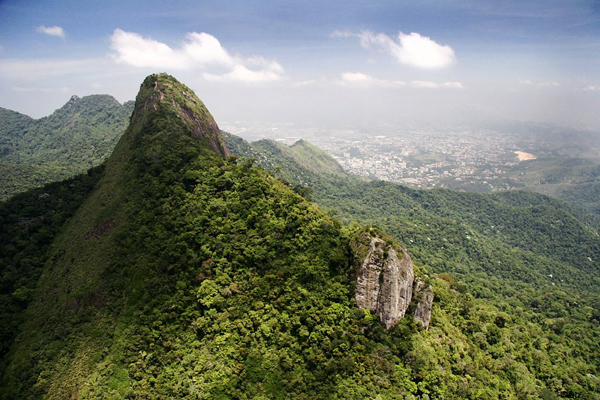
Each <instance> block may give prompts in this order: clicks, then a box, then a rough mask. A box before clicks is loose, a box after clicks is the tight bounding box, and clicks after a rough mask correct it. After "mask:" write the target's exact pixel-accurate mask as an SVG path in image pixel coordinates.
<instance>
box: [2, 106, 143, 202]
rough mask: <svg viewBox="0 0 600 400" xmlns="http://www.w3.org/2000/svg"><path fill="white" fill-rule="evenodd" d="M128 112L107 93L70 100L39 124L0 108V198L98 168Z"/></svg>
mask: <svg viewBox="0 0 600 400" xmlns="http://www.w3.org/2000/svg"><path fill="white" fill-rule="evenodd" d="M132 109H133V102H127V103H125V104H119V102H118V101H116V100H115V99H114V98H113V97H111V96H108V95H92V96H86V97H83V98H81V99H80V98H78V97H76V96H73V97H72V98H71V100H69V101H68V102H67V103H66V104H65V105H64V106H63V107H61V108H60V109H58V110H56V111H55V112H54V113H52V114H51V115H49V116H47V117H44V118H40V119H37V120H34V119H32V118H30V117H28V116H26V115H23V114H19V113H17V112H14V111H11V110H6V109H3V108H0V200H3V199H7V198H9V197H10V196H12V195H14V194H16V193H21V192H23V191H25V190H27V189H30V188H33V187H39V186H43V185H44V184H45V183H49V182H53V181H57V180H61V179H65V178H68V177H71V176H73V175H77V174H80V173H83V172H85V171H87V170H88V169H89V168H90V167H93V166H96V165H99V164H101V163H102V162H103V161H105V160H106V159H107V158H108V156H109V155H110V153H111V152H112V150H113V148H114V146H115V144H116V143H117V141H118V140H119V138H120V137H121V135H122V134H123V131H124V130H125V128H126V127H127V124H128V122H129V116H130V115H131V111H132Z"/></svg>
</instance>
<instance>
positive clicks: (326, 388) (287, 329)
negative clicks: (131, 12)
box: [0, 74, 600, 399]
mask: <svg viewBox="0 0 600 400" xmlns="http://www.w3.org/2000/svg"><path fill="white" fill-rule="evenodd" d="M269 145H270V144H269ZM237 146H238V147H237V148H238V149H239V148H243V147H246V148H250V149H252V146H250V145H246V144H244V143H243V142H240V141H239V140H238V141H237ZM298 147H301V149H300V150H299V151H298V152H297V153H296V152H295V151H292V152H293V154H291V156H292V157H291V158H290V154H289V153H286V152H285V150H284V151H281V152H280V153H281V154H284V156H285V157H286V158H282V159H277V160H273V162H275V163H276V164H279V162H280V161H284V162H288V163H289V165H290V166H293V165H295V166H294V167H293V168H294V171H295V173H296V172H298V173H302V174H303V175H301V176H300V177H306V178H307V179H310V180H311V182H314V184H315V197H316V198H317V199H319V201H320V202H322V204H325V205H327V206H328V208H330V209H333V208H334V207H333V206H332V205H333V204H335V206H336V207H337V209H338V210H340V211H338V212H339V215H340V216H341V217H343V218H344V219H347V220H351V219H353V220H360V221H361V223H362V221H367V220H368V219H371V218H372V219H373V221H375V222H376V223H378V224H380V225H388V226H389V227H390V228H393V231H392V233H393V234H394V235H393V236H394V237H395V238H394V237H392V236H389V235H387V234H385V233H384V232H383V231H381V229H379V228H376V227H372V226H367V227H363V228H359V227H358V226H356V225H350V226H348V227H345V226H343V225H342V224H341V223H340V222H338V221H337V220H336V219H334V218H333V217H332V216H331V215H330V214H328V213H326V212H323V211H322V210H320V209H319V208H317V207H316V206H315V205H313V204H312V203H310V202H309V201H308V200H307V199H306V198H304V197H302V196H299V195H298V194H296V193H294V191H293V190H291V189H290V183H289V182H282V181H280V180H278V179H276V178H275V177H273V176H272V175H271V174H269V173H267V172H265V171H264V170H263V169H262V168H260V167H257V166H255V165H253V163H254V161H253V160H244V159H236V158H235V157H227V156H228V153H229V150H228V148H227V146H226V145H225V144H224V142H223V141H222V138H221V136H220V134H219V131H218V127H217V125H216V123H215V122H214V120H213V118H212V117H211V115H210V113H209V112H208V111H207V110H206V108H205V107H204V105H203V104H202V102H201V101H200V100H199V99H198V98H197V97H196V96H195V95H194V94H193V93H192V92H191V90H190V89H189V88H187V87H185V86H184V85H182V84H181V83H179V82H177V81H176V80H175V79H174V78H172V77H170V76H168V75H165V74H160V75H152V76H149V77H148V78H146V80H145V81H144V82H143V83H142V85H141V88H140V92H139V94H138V96H137V99H136V105H135V109H134V112H133V115H132V118H131V123H130V125H129V127H128V128H127V130H126V132H125V134H124V135H123V136H122V137H121V139H120V141H119V143H118V144H117V146H116V148H115V150H114V152H113V154H112V155H111V157H110V158H109V160H108V161H107V163H106V166H105V168H104V170H103V171H102V176H101V177H100V179H99V180H98V181H97V183H96V184H95V187H94V190H93V191H92V192H91V193H90V194H89V195H88V196H83V197H85V200H83V203H82V206H81V207H80V208H79V209H78V210H77V212H76V213H75V215H74V216H73V217H72V218H70V219H68V220H67V222H66V224H65V225H64V226H63V227H62V228H61V229H60V230H59V231H57V232H58V234H55V233H52V234H51V235H49V236H47V238H49V239H48V240H52V239H53V240H52V242H53V243H52V245H51V246H49V247H48V250H47V251H45V252H44V255H43V258H42V259H41V261H42V262H43V260H46V261H45V263H44V264H43V267H42V270H41V275H40V278H39V280H38V281H37V287H36V288H35V289H33V290H26V289H23V290H21V291H18V288H19V287H22V286H19V285H20V284H19V283H18V282H17V283H15V280H7V281H6V282H8V284H9V285H12V286H10V287H11V290H12V289H14V291H13V293H12V294H11V296H14V297H19V296H23V297H25V295H29V296H31V298H32V300H31V303H30V305H29V307H28V309H27V310H26V312H25V314H21V315H24V317H23V323H22V324H21V325H20V326H19V333H18V336H17V338H16V339H15V341H14V343H13V345H12V346H11V348H10V350H9V352H8V354H7V355H6V357H5V358H4V359H3V361H2V364H1V368H2V370H1V376H0V396H2V397H3V398H11V399H13V398H15V399H20V398H27V399H29V398H36V399H37V398H51V399H55V398H56V399H64V398H190V399H192V398H195V399H197V398H210V399H227V398H268V399H288V398H294V399H317V398H319V399H320V398H325V399H365V398H385V399H407V398H408V399H415V398H419V399H428V398H457V399H462V398H485V399H496V398H556V397H559V396H560V397H565V398H577V397H579V398H590V399H593V398H598V393H600V383H599V382H598V380H597V378H596V376H598V365H597V363H598V359H599V357H598V354H599V353H598V343H599V342H600V340H598V339H599V338H598V337H597V336H598V329H597V328H595V327H597V324H598V319H600V316H599V314H598V313H596V312H595V311H594V310H597V307H596V306H594V305H591V304H590V303H589V302H588V299H587V298H583V296H582V300H581V301H582V303H580V305H581V306H579V305H577V306H575V305H574V304H573V298H572V296H571V294H570V293H569V292H567V290H568V289H571V288H574V287H576V286H577V285H582V283H581V282H580V281H579V279H578V278H573V279H570V278H569V279H568V280H567V279H565V286H560V285H558V287H556V288H554V285H552V283H555V282H553V281H551V280H549V278H545V277H544V276H543V274H544V273H545V270H543V271H542V270H541V269H540V268H541V264H539V263H541V262H547V263H550V265H551V266H553V267H556V271H559V270H561V268H563V264H567V262H566V261H565V260H567V259H568V258H569V257H573V253H569V252H567V250H568V248H567V247H566V246H562V247H559V248H558V249H556V250H554V249H552V248H551V246H548V247H543V246H542V244H543V243H542V242H543V240H542V239H539V240H537V239H536V238H535V236H536V234H537V233H543V232H545V231H547V230H548V229H549V226H548V225H540V226H539V229H537V228H538V225H536V223H537V222H539V221H540V219H539V218H536V217H535V213H533V212H530V213H526V212H525V209H526V207H535V206H536V204H530V205H528V206H526V205H525V204H521V203H520V202H521V199H520V198H517V199H507V200H506V201H505V203H506V204H505V206H506V207H507V209H506V213H507V214H508V213H510V211H512V210H516V209H517V207H522V208H523V209H524V211H523V215H525V216H531V217H532V218H533V219H532V220H531V223H532V224H533V225H532V226H534V227H536V229H537V230H536V229H530V228H529V225H525V226H524V232H526V233H527V235H530V236H531V237H529V236H526V237H527V238H528V240H529V242H526V243H525V245H531V244H533V245H535V246H538V247H536V248H535V249H534V250H535V251H536V252H538V251H540V252H544V254H543V255H541V256H538V255H537V254H536V253H535V252H534V251H525V250H524V249H521V248H519V247H518V246H517V244H514V243H510V242H508V243H507V244H506V245H504V247H497V248H496V247H494V246H500V244H501V242H502V241H503V240H505V239H512V238H513V236H514V235H515V233H513V232H512V231H511V230H510V229H508V230H507V231H506V232H505V233H503V235H505V236H502V237H500V238H497V239H494V238H492V239H490V241H486V239H485V238H484V236H485V235H483V234H481V235H480V234H479V229H480V226H479V225H477V223H476V222H477V221H478V219H477V218H476V217H473V219H472V220H471V219H469V218H467V217H466V216H464V215H463V214H465V213H467V212H474V213H475V214H477V213H478V212H479V211H477V209H483V206H484V205H486V206H488V207H490V209H489V210H487V209H486V210H487V211H486V212H488V211H494V210H496V209H494V207H495V206H494V204H495V202H496V200H495V199H491V201H490V202H487V200H481V199H483V197H481V198H478V197H477V198H476V197H474V198H472V199H471V201H470V202H467V203H465V204H463V205H462V206H461V207H462V208H461V207H458V204H457V203H460V202H462V201H463V200H465V199H461V198H458V199H456V198H452V197H445V196H444V195H443V193H445V192H440V193H442V194H441V195H437V194H436V193H434V195H436V196H435V197H434V198H427V197H426V196H425V197H423V198H421V195H423V192H420V191H406V192H403V191H405V189H404V188H402V187H399V186H395V185H391V186H386V185H385V184H383V185H382V184H380V183H364V182H361V181H357V180H354V179H352V178H351V177H348V176H346V175H338V174H335V173H327V174H325V175H323V176H321V175H320V174H319V173H318V169H319V168H322V167H323V166H324V164H327V162H328V161H326V160H322V159H320V158H319V156H318V154H319V152H317V151H315V149H314V148H312V147H311V146H307V145H305V144H302V143H301V144H299V145H298ZM273 148H274V149H275V150H277V146H275V147H273ZM254 152H255V154H256V155H259V156H260V154H261V153H260V152H259V151H258V150H254ZM305 152H310V156H308V157H307V155H306V154H305ZM294 156H298V157H305V159H308V160H312V161H310V162H308V163H306V164H302V165H301V164H300V163H299V162H296V161H295V158H294ZM313 156H314V157H315V158H313ZM286 160H287V161H286ZM315 160H320V161H315ZM296 176H297V175H296ZM319 177H321V178H320V180H319ZM307 182H308V181H299V183H301V184H305V183H307ZM319 185H320V186H319ZM291 186H294V185H293V182H292V185H291ZM334 188H335V190H334ZM327 190H331V191H330V192H328V191H327ZM356 190H362V191H363V192H362V193H356V192H353V191H356ZM432 193H433V192H432ZM357 196H358V197H357ZM357 199H358V200H357ZM434 200H435V201H434ZM524 201H525V202H526V203H527V202H531V201H532V200H524ZM361 202H362V203H361ZM455 203H456V204H455ZM501 203H502V202H501ZM361 204H362V205H361ZM382 204H386V206H393V207H395V208H391V209H390V210H388V211H386V210H385V209H384V208H383V207H382ZM502 204H504V203H502ZM455 206H456V207H455ZM446 207H455V208H456V210H454V211H452V212H450V214H448V215H444V214H443V212H445V208H446ZM430 208H431V210H429V209H430ZM434 210H435V211H434ZM466 210H472V211H466ZM473 210H474V211H473ZM498 210H499V209H498ZM559 211H560V210H558V211H557V214H556V215H552V218H553V219H552V224H553V225H557V224H558V222H557V221H561V222H565V221H567V218H569V216H568V215H563V214H560V213H559ZM438 213H441V214H442V215H437V214H438ZM478 215H480V216H481V215H482V214H478ZM490 218H493V217H490ZM497 218H500V219H503V220H505V219H506V218H508V217H507V216H506V215H504V214H500V215H499V216H498V217H497ZM10 221H12V222H11V224H13V227H14V228H15V231H18V229H22V228H18V227H15V226H14V222H15V221H14V219H13V220H9V222H10ZM515 221H516V220H515ZM490 222H492V221H488V220H482V221H481V222H480V223H481V224H482V226H484V225H487V224H488V223H490ZM494 222H495V220H494ZM59 223H60V221H59ZM428 224H430V225H433V224H435V225H434V228H433V227H432V228H430V226H428ZM365 225H366V224H365ZM587 229H588V228H586V227H584V226H582V225H581V224H579V223H578V222H577V220H575V221H571V222H570V224H568V225H565V227H564V229H563V230H561V231H560V234H562V235H563V236H564V239H565V243H569V241H568V240H572V239H573V238H574V237H573V236H570V235H571V234H570V233H569V232H571V231H576V232H578V233H579V234H580V236H579V237H578V239H585V240H589V242H586V243H588V244H589V246H590V249H591V250H592V251H595V250H594V249H596V247H594V246H596V245H597V243H598V242H597V239H596V241H594V240H592V239H590V238H589V237H588V236H587V235H588V234H591V233H590V232H591V231H589V230H587ZM434 230H437V231H439V235H444V236H440V237H439V240H438V238H437V237H436V238H429V239H432V240H428V239H427V238H426V237H424V236H423V233H424V232H427V233H429V232H433V231H434ZM548 234H549V233H548ZM403 235H405V236H403ZM406 235H410V238H411V239H412V241H411V240H410V239H408V237H407V236H406ZM467 235H468V236H469V237H467ZM444 238H445V239H446V241H444V240H443V239H444ZM398 239H399V240H400V241H401V243H398V242H397V240H398ZM407 239H408V240H407ZM447 242H448V243H447ZM446 243H447V244H446ZM17 245H19V246H20V245H21V244H19V243H17ZM446 247H447V248H448V250H446ZM405 249H406V250H408V252H407V251H405ZM16 250H19V249H16ZM435 251H437V252H435ZM482 251H483V253H482ZM559 252H563V253H565V254H564V256H563V258H562V259H560V258H555V256H557V255H558V253H559ZM16 254H20V253H19V252H18V251H17V253H16ZM441 255H444V256H445V257H447V259H441V258H440V257H441ZM484 256H487V257H490V258H489V260H486V259H485V258H484ZM498 257H510V258H506V259H504V258H502V265H503V266H504V264H506V265H507V268H506V270H505V271H504V274H503V275H499V278H497V279H496V280H495V281H494V280H492V276H493V275H494V274H496V273H498V274H500V272H501V271H502V270H503V268H501V267H498V266H497V265H498V264H497V263H496V261H497V260H498ZM522 259H523V260H524V261H521V260H522ZM424 260H426V261H427V262H432V263H434V265H433V266H432V267H431V268H434V269H435V271H436V272H437V274H434V273H432V272H430V271H431V269H430V267H428V266H427V267H426V266H424V265H423V264H422V263H423V261H424ZM575 260H576V262H577V263H580V262H583V259H582V258H581V257H576V259H575ZM444 263H446V264H444ZM513 263H514V265H513ZM11 265H12V264H11ZM582 265H583V264H581V265H579V264H573V265H566V266H565V268H566V269H564V270H565V271H567V272H569V273H571V272H579V271H578V270H577V268H579V267H581V266H582ZM492 266H494V268H495V269H494V270H492V269H491V268H492ZM515 266H516V267H515ZM444 267H447V268H448V270H449V271H450V270H452V271H456V272H455V273H454V274H452V275H453V276H454V278H453V276H451V275H449V274H447V273H445V271H444ZM517 267H518V268H517ZM526 267H529V269H530V270H531V271H532V272H531V273H532V275H531V277H532V279H536V280H539V282H537V283H536V282H533V281H531V282H528V281H526V280H521V281H520V279H521V277H520V276H516V277H515V276H512V272H514V271H518V270H519V268H523V269H524V270H525V269H526ZM19 268H21V266H18V265H17V267H14V268H12V270H13V273H14V274H17V275H18V274H19V271H18V269H19ZM561 271H562V270H561ZM591 271H593V267H592V268H588V269H584V268H582V270H581V272H582V274H584V275H583V276H584V277H585V278H589V277H590V275H591ZM525 272H527V271H525ZM525 272H524V275H523V276H527V275H526V273H525ZM565 276H566V274H565ZM456 277H464V278H465V281H463V282H461V281H460V280H457V279H456ZM509 278H510V279H509ZM32 279H35V278H32ZM519 282H521V283H520V284H519V285H517V286H514V287H513V286H512V285H513V284H517V283H519ZM556 283H557V284H558V283H559V282H558V281H557V282H556ZM487 284H491V285H490V286H489V287H488V286H486V285H487ZM536 284H537V285H539V288H538V289H536V287H535V285H536ZM589 284H590V285H591V287H592V288H593V287H595V285H596V281H593V280H592V281H590V282H589ZM7 287H8V286H7ZM25 287H26V288H28V287H29V286H27V285H26V286H25ZM471 290H473V291H471ZM503 290H504V291H506V293H504V292H503ZM590 290H592V289H590ZM15 292H16V293H15ZM544 292H545V293H550V294H549V295H546V294H543V296H545V297H539V298H538V297H535V296H537V295H538V294H539V293H544ZM503 296H505V297H506V299H503ZM531 296H533V297H531ZM530 299H533V300H536V301H538V303H537V304H525V302H527V301H529V300H530ZM565 304H570V306H571V307H572V308H573V311H572V312H571V314H570V315H569V314H565ZM538 307H539V308H540V310H537V308H538ZM593 307H596V308H593ZM9 312H10V310H9ZM553 313H555V315H554V314H553ZM561 313H562V314H561ZM413 315H417V320H415V319H414V318H413V317H412V316H413ZM428 315H429V316H430V317H431V319H430V320H429V318H428V317H427V316H428ZM425 327H428V329H426V328H425ZM388 328H389V329H388Z"/></svg>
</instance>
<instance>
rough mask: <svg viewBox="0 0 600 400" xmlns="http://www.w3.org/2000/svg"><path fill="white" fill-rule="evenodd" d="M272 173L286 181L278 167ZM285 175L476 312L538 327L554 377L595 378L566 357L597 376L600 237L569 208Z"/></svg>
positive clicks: (516, 197) (535, 199) (475, 333)
mask: <svg viewBox="0 0 600 400" xmlns="http://www.w3.org/2000/svg"><path fill="white" fill-rule="evenodd" d="M258 143H259V145H260V143H261V142H258ZM237 148H238V149H244V148H246V149H251V150H252V151H253V153H248V154H249V155H250V156H251V157H254V158H256V159H258V160H262V157H261V155H260V150H259V149H260V147H259V146H255V143H251V144H247V147H243V146H241V145H238V147H237ZM257 153H258V154H257ZM280 154H281V155H283V156H285V153H280ZM239 155H241V156H243V155H244V154H239ZM275 155H276V154H274V153H271V156H275ZM270 164H271V165H285V166H286V168H287V167H288V166H289V165H290V164H294V160H293V159H292V158H289V157H288V158H286V159H277V158H275V157H274V158H272V159H271V160H270ZM271 170H272V171H273V173H275V174H276V175H283V177H284V178H285V179H286V180H289V179H290V177H289V175H285V174H281V172H280V171H279V170H278V169H276V168H275V169H273V168H271ZM289 170H293V171H296V173H295V176H297V177H301V179H296V180H292V181H291V186H293V185H295V184H297V183H299V182H306V181H307V179H306V178H305V177H306V176H308V177H310V179H309V184H310V187H311V188H312V197H313V198H314V199H315V201H316V202H317V203H319V204H320V205H321V206H323V207H324V208H326V209H329V210H330V212H331V213H332V214H333V215H335V216H337V217H338V218H340V219H341V220H343V221H345V222H346V223H358V224H365V223H370V224H376V225H378V226H379V227H381V228H384V229H386V230H387V231H388V232H389V233H391V234H392V235H393V236H394V237H395V238H396V239H398V240H399V241H400V242H401V244H402V245H403V246H405V247H406V249H407V250H408V251H409V253H410V254H411V255H412V256H413V258H414V259H416V260H418V261H419V262H422V263H425V264H426V265H428V267H429V268H430V269H431V270H432V271H434V272H437V273H440V274H444V276H447V278H448V280H449V281H451V282H454V283H453V285H452V287H454V288H456V289H457V290H460V291H464V292H467V293H470V294H472V295H474V296H475V297H477V298H481V299H485V300H484V301H483V302H482V303H480V304H481V305H480V306H479V307H482V308H484V309H488V307H490V306H491V307H498V309H501V310H503V311H504V312H507V313H508V315H510V318H511V323H512V326H513V328H512V329H515V328H516V327H519V328H516V329H523V330H524V331H528V332H530V333H531V334H533V331H531V329H532V328H534V331H535V332H536V333H535V335H538V336H541V337H546V338H547V339H548V340H550V341H551V342H552V343H554V344H555V345H556V346H557V347H556V348H555V349H557V348H562V351H566V354H569V356H567V357H564V356H562V355H558V354H557V353H553V354H554V355H553V356H552V357H553V359H555V360H556V364H557V365H559V364H560V365H561V366H558V367H557V369H556V371H563V372H564V371H571V372H569V373H566V374H565V375H563V373H562V372H561V373H560V375H562V376H563V377H566V376H567V375H569V374H571V373H573V374H575V375H571V376H579V378H577V379H578V380H579V382H583V381H586V380H589V376H587V375H585V374H582V373H581V372H575V371H577V370H578V368H579V367H578V366H577V365H578V362H575V363H573V360H572V359H571V358H570V357H572V356H573V355H575V354H578V355H581V356H582V357H583V359H584V360H585V361H583V362H584V364H587V367H586V368H592V370H595V369H597V368H598V362H597V355H598V354H599V351H600V348H599V347H598V345H597V343H598V339H599V334H600V331H599V330H598V316H599V315H600V311H598V310H599V306H600V298H599V297H598V289H599V287H600V281H599V279H598V272H599V271H600V264H599V260H600V240H599V237H598V232H597V230H596V229H594V228H593V227H591V226H589V225H587V224H586V223H585V222H582V220H580V219H579V218H578V215H580V214H578V213H575V214H574V213H572V212H571V209H570V208H569V207H568V206H566V205H565V204H563V203H561V202H559V201H556V200H553V199H551V198H548V197H546V196H542V195H538V194H535V193H528V192H507V193H496V194H493V195H492V194H490V195H482V194H474V193H459V192H453V191H450V190H441V189H437V190H415V189H410V188H406V187H403V186H400V185H396V184H392V183H386V182H381V181H375V182H362V181H359V180H358V179H353V178H352V177H348V178H346V179H338V178H335V177H330V176H327V175H319V174H314V173H313V172H312V171H309V170H307V169H304V168H303V167H302V166H300V165H298V164H296V165H293V166H291V167H289ZM440 306H441V307H442V308H443V307H444V305H440ZM470 307H473V309H472V311H466V310H465V312H466V314H463V317H471V318H472V317H473V315H472V314H471V313H472V312H475V311H474V309H476V308H477V306H475V304H471V306H470ZM480 317H481V316H480ZM460 318H462V317H459V319H460ZM434 319H435V318H434ZM453 322H454V323H456V320H454V321H453ZM484 326H485V323H481V324H480V325H478V326H472V327H467V326H463V327H464V329H465V330H464V331H463V332H465V333H466V334H467V336H468V337H469V338H470V340H472V341H473V342H477V340H479V339H477V338H478V337H481V336H480V335H481V334H482V333H483V331H484V328H483V327H484ZM501 333H502V335H503V336H502V338H503V339H502V340H504V341H506V342H505V344H507V343H510V346H514V345H515V342H514V341H513V340H512V339H511V336H510V335H511V334H509V333H508V332H507V331H506V330H505V329H502V330H501ZM488 345H489V343H488ZM520 345H522V343H520V344H517V347H519V346H520ZM501 347H503V348H504V350H503V351H507V349H506V346H501ZM567 349H569V350H567ZM490 350H491V347H488V348H486V349H485V352H487V351H490ZM521 351H523V350H519V352H521ZM507 353H510V352H507ZM559 360H560V361H559ZM525 364H527V363H525ZM569 365H570V366H569ZM529 370H531V368H530V367H529ZM587 371H588V372H589V371H591V370H587ZM588 372H586V373H588ZM594 385H595V384H594ZM561 396H565V397H570V396H574V394H573V393H571V394H569V395H567V394H566V393H565V392H562V394H561Z"/></svg>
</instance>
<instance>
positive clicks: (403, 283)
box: [355, 233, 414, 329]
mask: <svg viewBox="0 0 600 400" xmlns="http://www.w3.org/2000/svg"><path fill="white" fill-rule="evenodd" d="M360 235H361V236H360V237H359V238H358V239H357V242H358V243H359V245H361V246H363V247H367V243H368V250H367V254H366V257H365V258H364V261H363V262H362V263H361V264H360V265H359V266H358V271H357V277H356V295H355V298H356V304H357V305H358V307H360V308H364V309H367V310H369V311H371V312H374V313H376V314H377V315H379V321H380V322H381V324H382V325H383V326H385V328H386V329H390V328H391V327H393V326H394V325H395V324H396V323H397V322H398V321H399V320H400V319H401V318H402V317H404V314H405V313H406V310H407V309H408V307H409V305H410V301H411V298H412V287H413V280H414V271H413V263H412V260H411V258H410V256H409V255H408V253H407V252H406V251H405V250H404V249H403V248H401V247H396V246H394V245H392V244H390V243H389V242H386V241H385V240H383V239H381V238H380V237H379V236H378V235H376V234H374V233H372V234H371V233H361V234H360ZM361 258H362V257H361Z"/></svg>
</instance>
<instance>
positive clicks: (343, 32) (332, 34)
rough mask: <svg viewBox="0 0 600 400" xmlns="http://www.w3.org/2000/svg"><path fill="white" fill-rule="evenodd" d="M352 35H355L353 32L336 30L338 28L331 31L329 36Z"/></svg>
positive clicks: (345, 36)
mask: <svg viewBox="0 0 600 400" xmlns="http://www.w3.org/2000/svg"><path fill="white" fill-rule="evenodd" d="M352 36H355V34H354V33H352V32H350V31H338V30H336V31H333V32H331V35H329V37H332V38H337V37H342V38H347V37H352Z"/></svg>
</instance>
